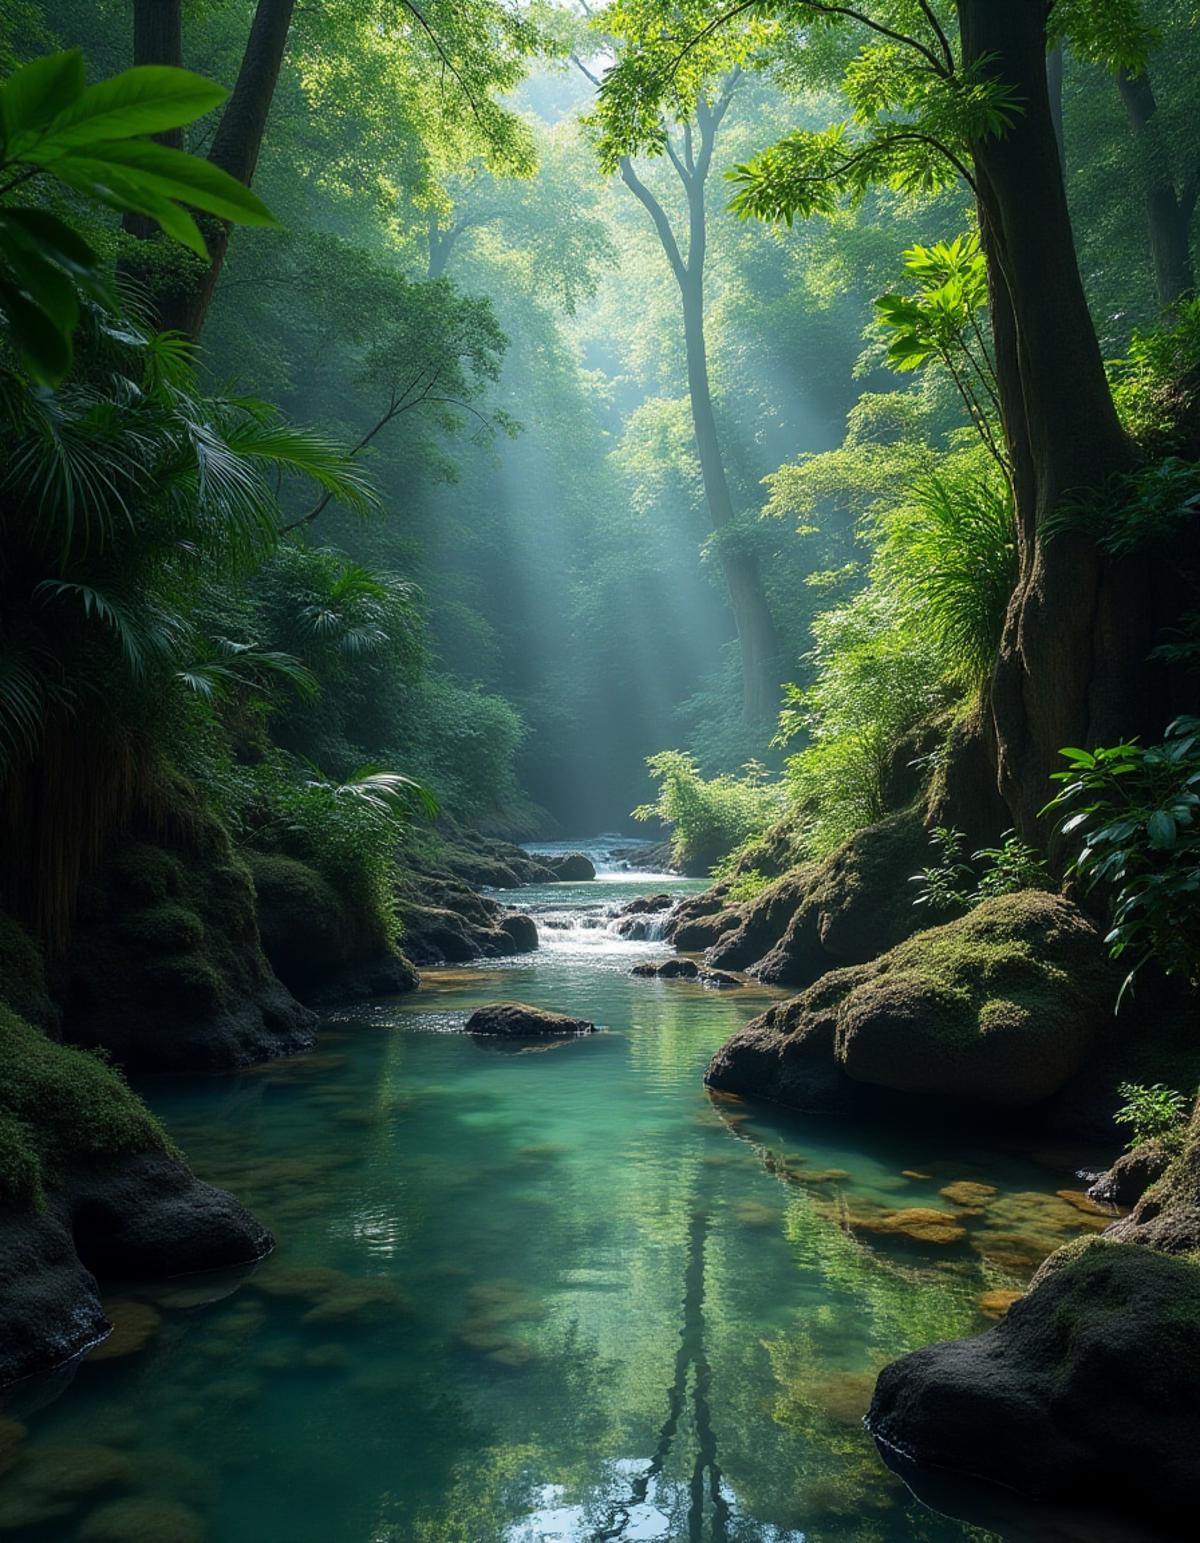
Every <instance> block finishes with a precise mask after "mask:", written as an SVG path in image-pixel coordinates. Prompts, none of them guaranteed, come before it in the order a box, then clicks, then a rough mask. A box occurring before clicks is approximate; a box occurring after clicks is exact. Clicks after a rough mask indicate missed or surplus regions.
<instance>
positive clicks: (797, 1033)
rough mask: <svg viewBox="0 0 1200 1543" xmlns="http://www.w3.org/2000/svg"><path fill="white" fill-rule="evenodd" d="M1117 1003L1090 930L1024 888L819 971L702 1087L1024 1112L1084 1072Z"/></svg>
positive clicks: (1053, 900) (717, 1060)
mask: <svg viewBox="0 0 1200 1543" xmlns="http://www.w3.org/2000/svg"><path fill="white" fill-rule="evenodd" d="M1111 1004H1112V981H1111V977H1110V974H1109V970H1108V967H1107V962H1106V954H1105V949H1104V946H1103V942H1102V939H1101V937H1100V934H1099V933H1098V931H1097V929H1096V928H1095V926H1094V925H1093V924H1092V923H1091V921H1089V920H1088V918H1087V917H1086V916H1084V915H1083V913H1082V912H1081V911H1080V910H1079V909H1078V908H1077V907H1076V906H1074V905H1072V904H1071V902H1070V901H1068V900H1065V899H1063V898H1062V897H1061V896H1057V895H1050V894H1046V893H1044V892H1042V891H1039V890H1030V891H1026V892H1023V893H1021V894H1017V895H1005V896H999V897H997V898H995V899H992V900H988V901H985V902H984V903H983V904H982V905H980V906H978V907H976V909H975V910H974V911H972V912H971V913H970V914H969V915H967V916H965V917H962V918H961V919H959V920H958V921H954V922H949V923H947V924H945V925H944V926H941V927H934V928H931V929H929V930H928V931H927V932H923V933H921V934H919V935H918V936H917V937H915V938H910V939H909V940H908V941H907V942H904V943H901V944H899V945H898V946H897V947H895V948H893V949H891V950H890V951H889V952H887V953H885V954H882V955H881V956H880V957H879V958H877V959H875V960H873V961H872V962H871V963H870V964H865V965H860V966H858V967H856V968H853V969H845V970H836V971H833V972H831V973H829V974H826V975H824V976H823V977H822V978H821V979H820V980H818V981H817V983H816V984H815V985H814V986H811V987H810V988H809V989H808V990H807V991H806V992H804V993H803V994H802V995H801V996H799V997H797V998H795V999H793V1000H792V1001H790V1002H788V1003H785V1004H781V1005H780V1006H779V1007H776V1008H773V1009H771V1011H770V1012H768V1013H766V1014H764V1015H763V1016H762V1017H760V1018H757V1019H755V1020H754V1022H753V1023H751V1024H749V1025H748V1026H747V1027H746V1028H745V1029H743V1030H741V1031H740V1032H739V1033H738V1034H736V1035H734V1037H733V1038H732V1039H731V1040H730V1041H729V1042H728V1043H727V1044H726V1045H724V1046H723V1047H722V1049H721V1050H719V1051H718V1052H717V1054H716V1055H715V1056H714V1057H713V1059H712V1061H711V1062H710V1064H709V1067H708V1072H707V1074H706V1080H707V1081H708V1083H709V1084H710V1085H711V1086H713V1087H717V1088H722V1089H725V1090H726V1091H728V1092H734V1093H740V1094H743V1095H748V1096H753V1097H760V1098H769V1099H772V1100H774V1101H775V1102H778V1103H784V1104H791V1105H794V1106H796V1107H799V1108H804V1109H829V1108H834V1109H839V1108H847V1107H853V1106H855V1104H856V1095H857V1094H858V1093H859V1092H860V1091H861V1090H862V1089H868V1090H871V1091H873V1092H875V1093H879V1092H883V1093H885V1094H886V1095H887V1096H888V1098H890V1099H891V1100H893V1101H895V1099H897V1098H904V1097H918V1098H922V1099H933V1100H941V1101H946V1102H952V1103H953V1104H954V1105H956V1106H957V1105H962V1104H964V1103H965V1104H969V1105H993V1106H1000V1107H1021V1106H1026V1105H1030V1104H1035V1103H1037V1102H1039V1101H1040V1100H1043V1099H1045V1098H1048V1097H1049V1096H1050V1095H1051V1094H1053V1093H1054V1092H1055V1091H1056V1090H1057V1089H1059V1088H1061V1087H1062V1086H1063V1084H1064V1083H1066V1082H1067V1081H1068V1079H1069V1078H1071V1077H1072V1076H1073V1075H1074V1074H1075V1073H1076V1072H1077V1071H1078V1070H1079V1068H1080V1066H1081V1065H1082V1064H1083V1063H1084V1061H1085V1060H1086V1058H1087V1057H1088V1055H1089V1054H1090V1053H1091V1052H1092V1050H1093V1049H1094V1047H1095V1046H1096V1044H1097V1043H1098V1041H1099V1039H1100V1037H1101V1035H1102V1033H1103V1032H1104V1030H1105V1028H1106V1026H1107V1023H1108V1020H1109V1018H1110V1017H1111V1011H1112V1006H1111Z"/></svg>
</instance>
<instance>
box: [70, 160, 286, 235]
mask: <svg viewBox="0 0 1200 1543" xmlns="http://www.w3.org/2000/svg"><path fill="white" fill-rule="evenodd" d="M54 170H55V171H56V172H57V173H58V174H59V175H60V176H64V177H65V176H66V174H67V172H68V171H81V172H82V173H83V174H84V175H86V176H91V177H93V178H95V180H96V181H98V182H104V181H106V180H107V181H110V182H111V180H112V178H113V177H114V175H119V176H120V177H122V178H123V179H124V183H125V185H126V186H132V187H136V188H140V189H144V190H145V191H146V192H148V193H151V194H153V195H155V196H156V197H158V198H170V199H174V200H176V201H178V202H181V203H186V204H190V205H191V206H192V207H193V208H195V209H204V210H206V211H207V212H208V213H209V214H215V215H218V216H219V217H220V218H221V219H223V220H232V221H234V222H235V223H236V224H239V225H272V226H277V225H278V224H279V221H278V220H277V219H276V218H275V216H274V215H273V214H272V213H271V211H270V210H269V209H268V208H267V206H266V204H264V203H263V201H262V200H261V199H260V198H258V197H256V196H255V194H253V193H252V192H251V191H250V189H249V188H248V187H246V186H245V185H244V184H243V183H241V182H238V181H237V180H236V178H234V177H231V176H230V175H229V173H228V172H225V171H222V170H221V168H220V167H219V166H214V165H213V164H212V162H211V161H205V160H201V159H200V157H199V156H195V155H188V154H186V152H184V151H183V150H170V149H168V148H167V146H166V145H156V144H154V143H152V142H150V141H147V140H136V141H132V142H126V141H115V142H112V143H107V144H98V145H89V146H88V148H87V150H86V151H80V152H78V153H76V154H72V155H70V156H67V157H64V158H63V159H61V160H59V161H56V162H55V165H54Z"/></svg>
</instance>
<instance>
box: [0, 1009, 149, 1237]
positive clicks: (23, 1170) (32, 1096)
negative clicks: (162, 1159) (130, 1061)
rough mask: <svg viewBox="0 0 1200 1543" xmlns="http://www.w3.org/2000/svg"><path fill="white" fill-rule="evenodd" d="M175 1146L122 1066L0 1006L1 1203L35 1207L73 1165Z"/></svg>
mask: <svg viewBox="0 0 1200 1543" xmlns="http://www.w3.org/2000/svg"><path fill="white" fill-rule="evenodd" d="M171 1150H172V1149H171V1146H170V1143H169V1142H168V1140H167V1137H166V1135H165V1134H164V1132H163V1129H162V1127H161V1125H159V1123H158V1121H157V1120H156V1119H155V1118H154V1116H153V1115H152V1114H151V1113H150V1111H149V1110H148V1109H147V1108H146V1106H145V1105H144V1104H143V1103H142V1101H141V1099H140V1098H138V1097H137V1096H136V1094H134V1093H133V1092H131V1090H130V1089H129V1088H128V1087H127V1086H126V1084H125V1082H124V1080H123V1079H122V1078H121V1077H120V1075H119V1074H118V1073H117V1072H115V1071H114V1070H113V1069H112V1068H111V1067H109V1066H106V1065H105V1064H104V1062H103V1061H101V1060H100V1059H99V1058H98V1057H96V1056H94V1055H89V1054H87V1053H86V1052H85V1051H81V1050H72V1049H71V1048H70V1047H69V1046H66V1045H58V1044H55V1043H54V1042H53V1041H52V1040H49V1039H47V1038H46V1036H45V1035H44V1034H43V1033H42V1032H41V1030H40V1029H35V1028H34V1027H33V1026H32V1025H31V1024H28V1023H26V1022H25V1021H24V1020H23V1019H21V1018H18V1017H17V1015H16V1014H15V1013H14V1012H13V1011H12V1010H11V1009H10V1008H7V1007H3V1006H0V1206H4V1207H7V1208H9V1209H17V1210H22V1211H28V1210H30V1209H34V1208H37V1207H38V1206H39V1205H40V1203H41V1201H42V1197H43V1192H44V1189H45V1188H49V1187H53V1186H54V1185H55V1184H56V1183H58V1182H60V1181H61V1180H62V1178H63V1177H64V1176H65V1175H66V1174H67V1173H68V1172H69V1171H70V1169H72V1168H73V1167H76V1166H80V1165H85V1164H86V1165H90V1166H94V1165H96V1164H99V1163H104V1162H108V1161H111V1160H112V1159H114V1158H118V1157H124V1156H127V1155H129V1154H130V1153H134V1152H145V1151H171Z"/></svg>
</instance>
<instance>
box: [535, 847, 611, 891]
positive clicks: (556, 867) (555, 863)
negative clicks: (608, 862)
mask: <svg viewBox="0 0 1200 1543" xmlns="http://www.w3.org/2000/svg"><path fill="white" fill-rule="evenodd" d="M532 856H533V859H534V861H535V862H539V863H542V864H544V865H545V866H546V867H547V868H549V870H550V872H551V873H552V874H553V875H554V877H555V878H556V879H557V880H558V881H559V883H563V884H578V883H581V882H584V881H586V880H589V879H594V878H595V877H596V865H595V864H594V863H593V862H592V860H591V858H590V857H588V856H587V855H586V854H585V853H583V852H534V853H533V854H532Z"/></svg>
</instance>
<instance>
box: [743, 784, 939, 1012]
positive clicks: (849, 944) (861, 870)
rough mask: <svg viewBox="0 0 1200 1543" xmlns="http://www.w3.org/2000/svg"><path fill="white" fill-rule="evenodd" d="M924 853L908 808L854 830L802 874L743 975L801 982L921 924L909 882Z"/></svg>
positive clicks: (924, 839) (866, 955) (863, 956)
mask: <svg viewBox="0 0 1200 1543" xmlns="http://www.w3.org/2000/svg"><path fill="white" fill-rule="evenodd" d="M928 857H929V836H928V833H927V832H926V830H925V827H924V825H923V824H922V822H921V818H920V816H919V815H918V814H916V813H914V812H913V811H906V812H904V813H902V814H897V815H893V816H892V817H891V818H890V819H887V820H884V821H882V822H881V823H880V824H878V825H871V826H868V827H867V828H866V829H865V830H860V831H859V832H857V834H856V835H854V836H851V838H850V839H849V841H846V842H845V843H843V845H842V846H840V847H838V849H837V850H836V851H835V852H832V853H831V854H830V855H829V857H827V858H826V859H825V861H824V862H822V863H821V864H819V866H818V867H817V868H816V869H815V870H813V871H812V872H811V873H807V874H806V875H805V879H806V882H805V884H804V891H803V894H802V896H801V897H800V899H799V901H798V904H797V906H796V909H795V910H794V911H793V913H792V916H791V919H790V920H789V921H788V923H787V925H786V927H785V929H784V931H783V933H782V934H781V935H780V937H779V940H778V942H776V943H775V944H774V945H773V946H772V947H771V948H770V949H769V950H768V951H767V952H766V953H765V954H764V955H763V956H762V957H761V958H760V959H759V961H758V962H757V963H756V964H753V965H751V967H750V974H752V975H754V976H756V977H757V978H758V979H759V980H761V981H764V982H766V983H767V984H768V985H775V986H807V985H809V984H810V983H811V982H812V981H815V980H817V979H818V978H819V977H820V976H821V975H823V974H824V973H825V971H826V970H832V969H838V968H840V967H841V966H843V965H848V964H862V963H864V962H865V961H866V960H868V959H873V958H875V956H876V955H877V954H880V953H882V952H884V950H886V949H889V948H893V947H894V946H895V945H896V944H897V943H899V942H901V941H903V939H905V938H908V937H911V936H912V934H913V933H914V932H917V931H918V930H919V929H920V928H922V927H925V926H928V925H929V917H928V915H927V914H926V913H925V912H924V911H923V910H922V909H921V907H920V906H915V905H914V904H913V886H912V883H911V882H910V881H911V879H912V876H913V874H914V873H916V872H918V870H919V869H920V868H921V867H922V865H923V864H924V863H926V862H927V861H928ZM764 898H765V897H761V896H760V897H759V901H760V905H761V904H762V902H763V900H764ZM731 962H732V961H731V960H722V959H716V958H714V960H713V963H715V964H720V963H731Z"/></svg>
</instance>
